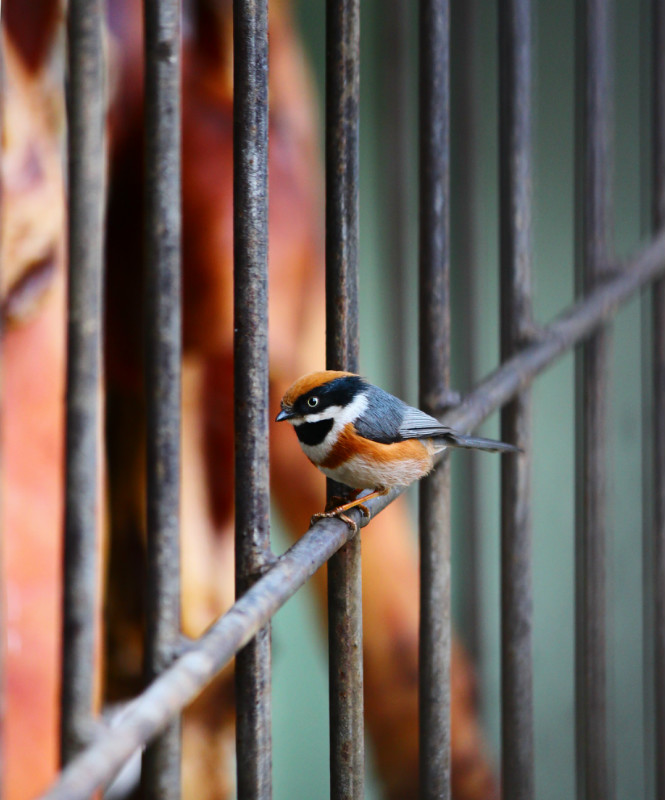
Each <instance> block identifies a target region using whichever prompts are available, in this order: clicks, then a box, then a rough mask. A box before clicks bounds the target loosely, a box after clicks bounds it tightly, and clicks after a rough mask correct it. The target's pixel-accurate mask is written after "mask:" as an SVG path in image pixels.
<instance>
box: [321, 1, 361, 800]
mask: <svg viewBox="0 0 665 800" xmlns="http://www.w3.org/2000/svg"><path fill="white" fill-rule="evenodd" d="M359 91H360V3H359V0H327V5H326V365H327V368H328V369H342V370H349V371H351V372H357V371H358V349H359V348H358V110H359V107H358V102H359ZM344 490H345V487H341V486H340V485H339V484H335V483H334V482H333V481H330V480H329V481H328V496H329V497H331V496H332V495H335V494H341V493H343V492H344ZM360 566H361V562H360V536H359V535H358V536H355V537H354V538H353V539H351V540H350V541H349V542H348V543H347V544H345V545H344V547H342V548H341V549H340V550H339V551H338V552H337V553H336V554H335V555H334V556H333V557H332V558H331V559H330V561H329V562H328V643H329V662H330V665H329V669H330V677H329V680H330V796H331V798H332V800H337V799H338V798H339V799H340V800H341V798H345V799H347V798H357V800H361V798H363V797H364V779H365V775H364V772H365V753H364V741H363V653H362V583H361V569H360Z"/></svg>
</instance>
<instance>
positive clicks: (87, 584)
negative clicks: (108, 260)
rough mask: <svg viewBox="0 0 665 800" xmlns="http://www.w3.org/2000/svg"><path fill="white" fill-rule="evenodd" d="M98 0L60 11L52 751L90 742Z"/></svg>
mask: <svg viewBox="0 0 665 800" xmlns="http://www.w3.org/2000/svg"><path fill="white" fill-rule="evenodd" d="M102 22H103V4H102V0H71V2H70V3H69V8H68V13H67V35H68V51H67V52H68V74H69V85H68V91H67V120H68V126H67V131H68V134H67V150H68V165H69V181H68V184H69V281H68V308H69V322H68V338H67V437H66V453H67V455H66V468H65V469H66V473H65V475H66V478H65V480H66V489H65V555H64V559H65V561H64V597H63V603H64V608H63V660H62V689H61V702H62V710H61V723H60V734H61V740H60V758H61V761H62V763H63V764H65V763H67V762H68V761H70V760H71V759H72V758H73V757H74V756H75V755H76V753H78V752H79V751H80V750H81V749H82V748H83V747H85V745H86V744H87V743H88V742H89V741H90V738H91V734H92V727H93V724H94V718H93V707H94V698H95V674H96V670H95V650H96V646H97V644H98V643H99V633H98V631H97V629H96V628H97V625H96V624H97V623H98V622H99V600H100V595H99V591H100V587H99V584H98V581H97V577H98V575H99V553H100V550H99V541H98V536H97V534H98V531H99V515H100V504H99V501H100V460H99V443H100V441H101V395H100V382H101V371H100V365H101V327H102V316H101V308H102V303H101V297H102V270H103V241H104V233H103V225H102V220H103V213H104V211H103V210H104V175H105V152H104V111H105V108H104V61H103V52H104V48H103V46H102Z"/></svg>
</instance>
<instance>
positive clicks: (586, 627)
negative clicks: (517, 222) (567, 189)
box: [575, 0, 611, 800]
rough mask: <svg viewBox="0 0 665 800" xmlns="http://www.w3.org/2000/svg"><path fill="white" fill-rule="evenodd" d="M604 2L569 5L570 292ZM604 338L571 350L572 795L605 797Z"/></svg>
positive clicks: (601, 129) (595, 271)
mask: <svg viewBox="0 0 665 800" xmlns="http://www.w3.org/2000/svg"><path fill="white" fill-rule="evenodd" d="M609 26H610V3H609V2H607V1H606V0H585V1H584V2H580V3H579V4H578V9H577V43H578V47H579V53H578V68H577V75H578V80H579V84H578V89H577V91H578V123H577V130H578V147H577V161H578V164H577V177H578V202H577V211H576V219H577V220H578V223H579V226H578V231H577V242H578V249H579V255H578V259H577V261H578V287H579V291H580V293H585V292H588V291H590V290H591V289H593V288H594V287H596V286H597V285H598V284H599V283H600V282H601V281H602V280H604V279H606V278H607V275H608V269H609V250H610V247H611V232H610V228H609V208H610V172H609V167H610V129H609V125H610V106H611V100H610V80H611V77H610V76H611V67H610V61H611V49H610V44H609V38H610V37H609ZM609 356H610V340H609V333H608V332H607V331H603V330H601V331H598V332H596V333H594V334H593V336H592V337H591V339H590V340H589V342H587V343H586V344H585V345H584V347H583V348H580V349H579V350H578V352H577V354H576V365H577V370H578V372H577V381H576V389H577V425H576V429H577V461H578V464H577V470H576V474H577V480H576V494H577V518H576V522H577V531H576V558H575V565H576V569H575V571H576V593H575V594H576V602H575V608H576V646H575V661H576V762H577V764H576V770H577V796H578V797H580V798H586V800H601V798H602V800H607V798H609V797H610V796H611V794H610V792H611V787H610V782H609V774H608V750H607V744H608V742H607V696H606V607H605V606H606V599H605V594H606V587H605V560H606V557H605V550H606V538H607V504H606V486H607V453H606V444H607V424H608V418H607V397H608V388H609V382H608V369H609Z"/></svg>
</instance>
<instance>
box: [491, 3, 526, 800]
mask: <svg viewBox="0 0 665 800" xmlns="http://www.w3.org/2000/svg"><path fill="white" fill-rule="evenodd" d="M499 89H500V92H499V94H500V103H499V134H500V135H499V191H500V259H501V360H502V361H505V360H507V359H509V358H510V357H511V356H513V355H515V353H517V352H518V351H519V349H520V347H521V345H522V344H523V342H525V341H526V340H527V338H528V337H529V335H530V329H531V328H532V325H533V319H532V313H533V312H532V301H531V186H532V160H531V116H532V114H531V3H530V0H502V2H501V3H500V5H499ZM501 438H502V439H503V441H505V442H512V443H513V444H516V445H517V446H518V447H520V448H521V449H522V450H523V451H524V452H523V453H522V454H520V455H519V456H506V457H504V458H502V459H501V702H502V717H501V728H502V770H501V774H502V781H503V796H504V797H505V798H507V800H530V799H531V798H533V797H534V745H533V736H534V733H533V663H532V645H531V628H532V605H533V602H532V588H531V587H532V579H531V529H532V522H531V391H530V390H527V391H525V392H522V393H521V394H519V395H517V397H516V398H515V399H514V400H513V401H512V402H510V403H509V404H508V405H506V406H505V407H504V409H503V411H502V414H501Z"/></svg>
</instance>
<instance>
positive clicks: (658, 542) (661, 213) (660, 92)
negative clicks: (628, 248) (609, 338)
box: [646, 0, 665, 800]
mask: <svg viewBox="0 0 665 800" xmlns="http://www.w3.org/2000/svg"><path fill="white" fill-rule="evenodd" d="M651 22H652V25H651V36H652V42H651V53H652V64H651V67H652V74H651V81H652V86H651V91H652V120H653V123H652V175H653V187H652V189H653V195H652V221H653V228H654V230H655V231H656V232H657V231H659V230H662V229H663V227H664V226H665V2H663V0H653V2H652V4H651ZM651 303H652V319H653V322H652V348H653V350H652V380H653V385H652V403H653V410H652V418H651V424H652V426H653V427H652V435H651V441H652V448H653V449H652V458H653V461H652V468H653V508H652V509H649V510H648V511H647V512H646V515H647V519H649V520H650V522H651V526H652V527H651V574H652V591H653V597H652V598H651V602H652V613H653V631H652V632H648V633H647V635H652V636H653V705H654V717H653V725H654V744H655V747H654V752H655V759H654V767H655V776H654V785H655V797H656V800H665V757H663V754H664V753H665V280H663V279H661V280H659V281H657V282H656V283H654V285H653V293H652V298H651Z"/></svg>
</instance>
